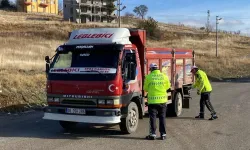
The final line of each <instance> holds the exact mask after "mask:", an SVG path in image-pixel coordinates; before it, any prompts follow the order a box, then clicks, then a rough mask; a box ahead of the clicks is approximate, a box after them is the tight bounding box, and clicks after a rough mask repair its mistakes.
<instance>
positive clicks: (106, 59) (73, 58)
mask: <svg viewBox="0 0 250 150" xmlns="http://www.w3.org/2000/svg"><path fill="white" fill-rule="evenodd" d="M118 60H119V51H102V50H93V51H81V52H72V51H69V52H68V53H66V54H65V53H62V54H57V55H56V56H55V58H54V60H53V62H52V64H51V69H50V73H49V77H50V78H51V79H52V78H53V80H59V79H63V80H74V79H76V80H92V79H94V78H95V79H97V80H98V79H99V80H105V79H106V80H107V79H110V80H111V79H113V78H114V77H115V76H114V75H115V74H116V70H117V67H118ZM104 74H105V75H104ZM83 76H84V77H83ZM70 78H71V79H70Z"/></svg>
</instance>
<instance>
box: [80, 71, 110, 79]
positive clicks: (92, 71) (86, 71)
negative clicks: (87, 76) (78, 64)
mask: <svg viewBox="0 0 250 150" xmlns="http://www.w3.org/2000/svg"><path fill="white" fill-rule="evenodd" d="M81 72H98V73H99V74H101V75H103V76H105V77H106V78H107V75H105V74H103V73H101V72H100V71H97V70H91V71H81Z"/></svg>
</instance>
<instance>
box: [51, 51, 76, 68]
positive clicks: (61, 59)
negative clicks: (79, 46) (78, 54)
mask: <svg viewBox="0 0 250 150" xmlns="http://www.w3.org/2000/svg"><path fill="white" fill-rule="evenodd" d="M71 62H72V52H68V53H67V54H59V55H58V57H56V61H55V63H54V66H53V68H68V67H70V66H71Z"/></svg>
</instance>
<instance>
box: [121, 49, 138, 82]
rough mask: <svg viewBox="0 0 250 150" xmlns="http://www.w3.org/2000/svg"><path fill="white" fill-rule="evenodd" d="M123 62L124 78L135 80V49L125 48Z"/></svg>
mask: <svg viewBox="0 0 250 150" xmlns="http://www.w3.org/2000/svg"><path fill="white" fill-rule="evenodd" d="M123 56H124V57H123V63H122V75H123V79H124V80H134V79H135V76H136V66H137V65H136V53H135V50H125V51H124V55H123Z"/></svg>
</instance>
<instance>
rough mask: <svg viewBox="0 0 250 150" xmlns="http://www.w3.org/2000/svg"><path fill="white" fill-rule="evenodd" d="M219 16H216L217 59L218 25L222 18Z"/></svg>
mask: <svg viewBox="0 0 250 150" xmlns="http://www.w3.org/2000/svg"><path fill="white" fill-rule="evenodd" d="M218 17H219V16H216V57H218V24H219V20H221V19H222V18H218Z"/></svg>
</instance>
